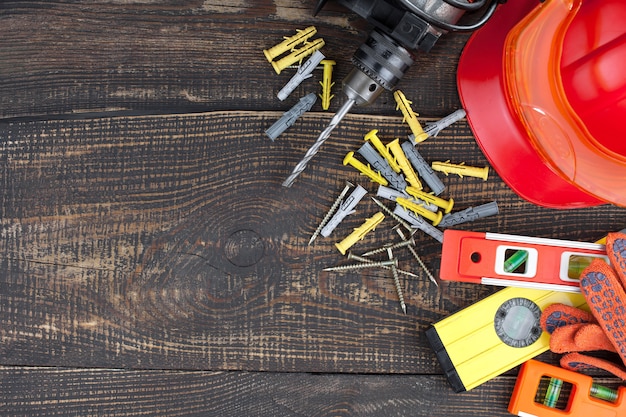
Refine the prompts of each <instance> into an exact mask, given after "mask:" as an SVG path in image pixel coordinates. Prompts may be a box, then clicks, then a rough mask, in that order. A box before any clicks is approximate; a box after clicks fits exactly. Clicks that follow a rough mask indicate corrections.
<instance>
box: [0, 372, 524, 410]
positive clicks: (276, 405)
mask: <svg viewBox="0 0 626 417" xmlns="http://www.w3.org/2000/svg"><path fill="white" fill-rule="evenodd" d="M0 380H1V381H2V384H0V398H2V399H3V401H2V405H0V411H1V412H2V414H3V415H7V416H8V415H11V416H18V415H24V416H30V417H37V416H69V415H81V416H92V415H99V416H102V415H116V416H137V415H155V416H156V415H159V416H169V417H175V416H223V415H236V416H285V417H289V416H294V417H295V416H299V417H301V416H311V417H313V416H315V417H324V416H328V417H331V416H332V417H337V416H346V417H348V416H363V417H377V416H385V417H392V416H426V415H427V416H432V417H444V416H445V417H448V416H453V415H454V416H460V415H464V416H472V417H483V416H484V417H497V416H502V417H504V416H510V414H508V412H507V411H506V408H507V405H508V399H509V397H510V395H511V392H512V389H513V385H514V382H515V381H514V378H513V377H499V378H496V379H495V380H493V381H490V382H489V383H487V384H484V385H482V386H481V387H479V388H476V389H474V390H472V391H470V392H466V393H463V394H454V393H453V392H452V390H451V389H449V388H447V387H444V388H443V389H442V383H443V380H442V377H440V376H428V375H422V376H419V375H405V376H397V375H346V374H344V375H340V374H326V375H320V374H317V375H316V374H300V373H291V374H274V373H254V372H252V373H249V372H188V371H169V372H164V371H131V370H116V369H112V370H110V369H63V368H57V369H54V368H19V367H17V368H11V367H3V368H0Z"/></svg>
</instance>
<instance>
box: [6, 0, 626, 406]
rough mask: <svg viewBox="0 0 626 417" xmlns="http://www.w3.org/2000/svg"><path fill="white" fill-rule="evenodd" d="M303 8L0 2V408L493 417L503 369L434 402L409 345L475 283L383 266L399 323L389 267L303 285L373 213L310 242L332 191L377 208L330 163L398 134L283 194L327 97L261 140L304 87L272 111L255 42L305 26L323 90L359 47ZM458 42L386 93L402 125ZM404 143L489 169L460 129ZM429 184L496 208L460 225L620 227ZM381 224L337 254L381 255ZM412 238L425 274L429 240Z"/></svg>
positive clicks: (272, 89) (426, 98) (345, 26)
mask: <svg viewBox="0 0 626 417" xmlns="http://www.w3.org/2000/svg"><path fill="white" fill-rule="evenodd" d="M315 3H316V2H315V1H308V0H301V1H295V2H294V1H287V0H273V1H270V0H258V1H234V2H223V1H222V2H219V1H215V0H204V1H202V0H183V1H173V0H133V1H131V0H107V1H105V2H94V1H89V0H82V1H80V0H66V1H46V2H40V1H3V2H0V39H2V42H0V381H1V383H0V399H1V400H2V401H0V414H2V415H25V416H44V415H48V416H49V415H52V416H61V415H120V416H130V415H167V416H182V415H225V414H226V413H229V414H231V415H250V416H262V415H281V416H282V415H285V416H408V415H428V416H435V417H437V416H450V415H464V416H468V417H469V416H505V415H508V413H507V412H506V405H507V403H508V398H509V396H510V392H511V388H512V386H513V383H514V375H515V371H512V372H509V373H507V374H506V375H504V376H501V377H498V378H496V379H494V380H493V381H490V382H488V383H486V384H484V385H482V386H480V387H478V388H476V389H474V390H472V391H471V392H469V393H464V394H461V395H455V394H453V393H452V390H451V389H450V388H449V387H448V385H447V383H446V381H445V379H444V377H443V376H442V375H441V369H440V367H439V365H438V364H437V362H436V359H435V357H434V354H433V353H432V352H431V350H430V348H429V347H428V345H427V342H426V339H425V337H424V330H425V329H426V328H427V327H428V326H429V325H430V324H432V323H433V322H436V321H438V320H440V319H442V318H444V317H446V316H447V315H449V314H451V313H453V312H455V311H457V310H459V309H461V308H463V307H465V306H467V305H470V304H472V303H474V302H476V301H478V300H480V299H482V298H483V297H485V296H487V295H488V294H490V293H492V292H493V291H495V290H496V289H495V288H491V287H486V286H477V285H469V284H461V283H443V284H442V285H441V286H440V287H439V288H437V287H435V286H434V285H432V284H431V283H430V282H429V281H428V279H427V278H426V276H425V275H424V273H423V271H421V270H420V269H419V268H418V266H417V265H416V264H415V262H414V261H412V259H411V257H410V254H409V253H408V252H404V251H397V252H396V254H397V256H398V257H399V258H400V266H401V268H403V269H407V270H411V271H413V272H415V273H417V274H419V275H420V278H418V279H413V278H406V277H404V276H401V286H402V288H403V290H404V296H405V300H406V302H407V305H408V314H407V315H406V316H405V315H404V314H402V313H401V310H400V308H399V305H398V299H397V294H396V291H395V288H394V285H393V281H392V278H391V275H390V273H389V272H388V271H382V270H363V271H359V272H350V273H330V272H324V271H322V269H323V268H325V267H327V266H333V265H336V264H342V263H346V260H345V259H344V258H343V257H342V256H341V255H340V254H339V252H338V251H337V250H336V248H335V247H334V243H335V242H336V241H338V240H339V239H341V238H343V237H344V236H345V235H347V234H348V233H349V232H350V231H351V230H352V229H353V228H354V227H356V226H358V225H359V224H361V222H362V221H363V220H364V219H365V218H366V217H369V216H371V215H372V214H373V213H375V212H376V211H377V208H376V206H375V205H374V204H373V203H372V202H371V201H369V200H368V199H367V198H366V199H365V200H364V201H363V202H361V203H360V204H359V206H358V211H357V213H356V214H354V215H352V216H350V217H348V218H347V219H346V220H344V222H343V223H342V224H341V225H340V227H339V228H338V229H337V230H336V232H335V233H334V234H333V235H332V236H331V237H330V238H321V237H320V238H318V239H317V240H316V241H315V243H314V245H312V246H307V242H308V240H309V237H310V235H311V233H313V231H314V230H315V228H316V227H317V225H318V222H319V221H320V220H321V218H322V217H323V216H324V214H325V213H326V210H327V209H328V208H329V206H330V205H331V203H332V201H333V200H334V199H335V197H336V196H337V194H338V193H339V192H340V190H341V189H342V188H343V187H344V184H345V181H346V180H349V181H351V182H353V183H360V184H362V185H364V186H365V187H366V188H367V189H368V190H369V191H370V193H371V194H372V193H374V192H375V189H376V187H375V186H374V185H372V184H370V183H368V182H367V181H366V180H365V179H364V178H363V177H360V176H359V175H358V174H357V173H356V171H354V170H353V169H352V168H351V167H346V166H343V165H342V164H341V161H342V159H343V157H344V156H345V154H346V153H347V152H348V151H353V150H356V149H357V148H358V147H359V146H360V145H361V143H362V141H363V135H364V134H365V133H366V132H367V131H369V130H370V129H373V128H377V129H379V130H380V135H381V137H382V138H383V140H384V141H389V140H391V139H393V138H396V137H400V138H404V137H406V134H407V133H408V131H407V128H406V125H403V124H402V123H401V116H400V114H399V113H398V112H397V111H396V110H395V102H394V100H393V98H392V96H391V94H390V93H387V92H386V93H383V95H382V96H381V97H380V98H379V99H378V101H377V102H376V103H375V104H373V105H372V106H370V107H364V108H356V109H355V110H354V114H351V115H349V116H347V117H346V119H345V120H344V122H343V123H342V124H341V125H340V126H339V127H338V128H337V129H336V131H335V132H333V135H332V137H331V139H329V141H328V142H327V143H326V144H325V145H324V146H323V147H322V149H321V151H320V152H319V153H318V155H316V157H315V158H314V159H313V161H311V163H310V164H309V166H308V168H307V170H306V171H305V172H304V173H303V174H302V175H301V176H300V177H299V178H298V179H297V181H296V182H295V184H294V185H293V187H291V188H289V189H286V188H284V187H282V186H281V185H280V184H281V183H282V181H283V180H284V179H285V178H286V177H287V175H288V174H289V173H290V172H291V169H292V168H293V167H294V165H295V164H296V163H297V162H298V161H299V160H300V159H301V158H302V156H303V155H304V153H305V151H306V150H307V149H308V147H309V146H310V145H311V143H312V142H313V140H314V139H315V137H316V136H317V134H318V133H319V132H320V131H321V130H322V129H323V128H324V127H325V126H326V124H327V123H328V121H329V120H330V117H331V115H332V111H334V110H336V109H337V108H338V106H339V105H340V104H341V103H342V102H343V99H342V98H341V93H340V92H339V90H338V88H337V89H336V90H335V94H337V97H336V98H335V99H333V102H332V104H331V111H330V112H321V111H320V107H319V104H316V106H315V107H314V109H313V111H312V112H310V113H307V114H306V115H305V116H304V117H302V118H301V119H300V120H298V122H297V123H296V124H295V125H294V126H293V127H291V128H290V129H289V130H288V131H287V132H286V133H284V134H283V135H282V136H280V137H279V138H278V139H277V140H276V141H275V142H272V141H270V140H269V139H268V138H267V137H266V136H265V135H264V133H263V132H264V130H265V129H266V128H268V127H269V126H270V125H271V124H272V123H273V122H274V121H275V120H276V119H278V117H280V115H281V114H282V112H284V111H285V110H287V109H289V108H290V107H291V106H292V105H293V104H295V102H296V101H297V100H298V98H299V97H302V96H303V95H304V94H306V93H308V92H312V91H318V89H319V86H318V83H317V82H318V81H319V78H321V73H315V75H314V77H313V78H311V79H309V80H306V81H305V82H304V83H303V84H302V85H301V86H300V87H299V88H298V89H297V90H296V91H295V92H294V93H293V95H292V96H291V97H290V98H289V99H288V100H285V101H284V102H280V101H278V100H277V99H276V93H277V92H278V90H279V89H280V88H281V87H282V86H283V85H284V84H285V83H286V82H287V81H288V79H289V78H290V76H291V73H289V72H288V71H285V73H283V74H281V75H276V74H275V73H274V71H273V70H272V68H271V66H270V65H269V63H268V62H267V61H266V60H265V57H264V56H263V53H262V50H263V49H265V48H268V47H271V46H273V45H275V44H276V43H278V42H280V41H281V40H282V37H283V36H288V35H290V34H292V33H293V32H294V30H295V29H296V28H303V27H306V26H309V25H315V26H316V27H317V28H318V33H319V36H321V37H323V38H324V39H325V41H326V46H325V47H324V49H323V52H324V53H325V54H326V55H327V56H328V57H329V58H331V59H334V60H336V61H337V65H336V66H335V71H334V78H335V80H336V81H339V80H341V79H342V78H343V77H344V76H345V75H346V74H347V73H348V72H349V71H350V70H351V68H352V65H351V64H350V58H351V56H352V54H353V53H354V51H355V49H356V48H357V47H358V45H359V44H360V43H361V42H362V41H363V40H364V39H365V38H366V36H367V32H368V31H369V28H368V26H367V25H366V24H365V23H364V22H363V20H362V19H361V18H359V17H357V16H356V15H354V14H351V13H346V11H345V9H343V8H342V7H340V6H338V5H336V4H333V2H328V5H327V6H326V7H325V8H324V10H322V12H321V13H320V14H319V15H318V16H317V17H313V16H312V11H313V8H314V6H315ZM467 37H468V35H467V34H447V35H446V36H444V37H442V38H441V39H440V41H439V42H438V43H437V45H436V46H435V47H434V48H433V49H432V51H431V52H430V53H428V54H422V53H418V54H416V56H415V59H416V62H415V64H414V66H413V68H411V70H410V71H409V73H408V74H407V75H406V76H405V78H404V79H403V80H402V82H401V85H400V86H401V88H402V90H403V91H404V92H405V94H406V95H407V97H409V98H410V99H411V100H412V101H413V103H414V109H415V110H416V111H418V112H419V113H420V114H421V115H422V121H424V122H425V121H429V120H432V119H433V118H437V117H441V116H444V115H446V114H448V113H450V112H451V111H453V110H456V109H457V108H459V107H460V101H459V98H458V95H457V91H456V80H455V77H456V74H455V70H456V65H457V62H458V58H459V54H460V52H461V50H462V48H463V45H464V44H465V42H466V40H467ZM338 86H339V82H338V83H337V87H338ZM419 150H420V152H421V153H422V155H424V157H425V158H426V160H428V161H434V160H444V161H445V160H448V159H450V160H452V162H465V163H467V164H470V165H477V166H482V165H486V160H485V158H484V156H483V155H482V153H481V152H480V150H479V149H478V147H477V146H476V143H475V141H474V138H473V136H472V134H471V131H470V129H469V128H468V126H467V124H466V123H465V122H463V121H462V122H459V123H457V124H455V125H454V126H453V127H451V128H449V129H447V130H446V131H444V132H442V134H440V136H439V137H438V138H437V139H434V140H431V139H429V140H428V141H426V142H424V143H422V144H420V145H419ZM512 157H514V156H512ZM529 175H532V173H529ZM444 183H445V184H446V186H447V189H446V191H445V193H444V195H445V196H446V197H453V198H454V200H455V202H456V205H455V208H456V209H458V210H461V209H464V208H466V207H470V206H475V205H478V204H482V203H486V202H490V201H494V200H496V201H497V202H498V205H499V207H500V214H499V215H498V216H494V217H490V218H486V219H482V220H480V221H477V222H475V223H472V224H466V225H462V226H459V227H458V228H462V229H466V230H477V231H492V232H499V233H513V234H522V235H529V236H540V237H550V238H561V239H571V240H580V241H592V240H595V239H597V238H598V237H600V236H602V235H604V234H605V233H606V232H607V231H611V230H616V229H620V228H623V227H624V226H625V224H624V223H625V220H624V219H625V216H624V215H625V214H626V210H624V209H620V208H616V207H613V206H609V205H606V206H600V207H595V208H589V209H577V210H567V211H557V210H549V209H544V208H540V207H537V206H534V205H532V204H530V203H527V202H525V201H523V200H521V199H520V198H519V197H517V196H516V195H515V194H514V193H512V192H511V190H510V189H509V188H508V187H507V186H506V185H505V184H504V183H503V182H502V181H501V179H500V178H498V176H497V174H495V173H494V172H493V170H492V171H491V173H490V177H489V180H488V181H485V182H483V181H482V180H478V179H475V178H465V179H460V178H458V177H453V176H451V177H446V178H444ZM393 225H394V223H393V222H392V221H390V220H389V219H386V220H385V221H384V222H383V223H382V224H381V225H380V226H379V227H378V228H377V229H376V230H375V231H374V232H372V233H371V234H369V235H368V236H367V237H366V238H365V239H364V240H363V241H361V242H359V243H358V244H356V245H355V247H354V249H355V252H357V253H358V252H360V251H365V250H367V249H372V248H374V247H377V246H380V245H382V244H384V243H388V242H391V241H397V240H398V237H397V235H396V234H395V233H394V232H393V231H392V226H393ZM417 239H418V252H419V253H420V255H421V256H422V258H423V259H424V261H425V262H426V264H427V266H428V267H429V268H430V269H431V271H432V272H433V273H434V274H437V272H438V270H439V263H440V254H441V246H440V244H439V243H438V242H436V241H435V240H433V239H432V238H430V237H428V236H426V235H423V234H420V235H418V237H417ZM540 359H542V360H545V361H548V362H553V363H554V362H555V361H556V360H557V359H558V358H557V357H556V356H555V355H552V354H550V353H546V354H544V355H541V357H540Z"/></svg>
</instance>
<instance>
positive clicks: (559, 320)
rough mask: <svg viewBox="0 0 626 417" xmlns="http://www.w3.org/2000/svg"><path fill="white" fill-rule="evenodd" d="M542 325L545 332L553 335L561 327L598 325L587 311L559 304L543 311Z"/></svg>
mask: <svg viewBox="0 0 626 417" xmlns="http://www.w3.org/2000/svg"><path fill="white" fill-rule="evenodd" d="M540 323H541V328H542V329H543V330H544V331H545V332H547V333H550V334H552V333H553V332H554V330H555V329H557V328H559V327H563V326H567V325H570V324H578V323H596V319H595V318H594V317H593V315H592V314H591V313H589V312H587V311H584V310H581V309H579V308H576V307H572V306H568V305H566V304H558V303H557V304H551V305H549V306H548V307H546V308H545V309H544V310H543V312H542V313H541V320H540Z"/></svg>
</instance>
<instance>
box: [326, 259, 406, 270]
mask: <svg viewBox="0 0 626 417" xmlns="http://www.w3.org/2000/svg"><path fill="white" fill-rule="evenodd" d="M397 263H398V261H397V260H396V259H393V260H389V261H380V262H363V263H360V264H351V265H340V266H333V267H330V268H324V269H323V270H324V271H351V270H355V269H365V268H379V267H384V266H391V267H393V266H395V265H397Z"/></svg>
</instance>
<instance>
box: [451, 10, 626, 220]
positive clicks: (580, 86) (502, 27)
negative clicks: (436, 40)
mask: <svg viewBox="0 0 626 417" xmlns="http://www.w3.org/2000/svg"><path fill="white" fill-rule="evenodd" d="M624 22H626V2H625V1H623V0H602V1H598V0H595V1H594V0H585V1H584V3H583V1H582V0H546V1H545V2H544V3H538V2H537V1H536V0H514V1H509V2H508V3H506V4H504V5H502V6H500V8H499V9H498V10H497V11H496V13H495V14H494V16H493V17H492V19H491V20H490V21H489V22H488V23H487V24H486V25H485V26H484V27H483V28H482V29H480V30H478V31H477V32H475V33H474V34H473V35H472V37H471V38H470V40H469V41H468V43H467V45H466V47H465V49H464V51H463V53H462V55H461V58H460V60H459V68H458V76H457V82H458V88H459V95H460V97H461V101H462V103H463V106H464V108H465V110H466V112H467V119H468V122H469V124H470V126H471V128H472V130H473V132H474V135H475V137H476V141H477V143H478V144H479V146H480V147H481V148H482V150H483V152H484V153H485V155H486V157H487V158H488V159H489V161H490V163H491V165H492V166H493V167H494V169H495V170H496V171H497V172H498V174H499V175H500V177H501V178H502V179H503V180H504V181H505V182H506V183H507V184H508V185H509V186H510V187H511V188H512V189H513V190H514V191H515V192H516V193H517V194H519V195H520V196H521V197H522V198H525V199H526V200H528V201H531V202H533V203H535V204H538V205H542V206H546V207H552V208H576V207H587V206H593V205H598V204H602V203H606V202H610V203H614V204H617V205H622V206H626V140H625V138H624V133H626V125H624V124H623V123H620V122H621V121H622V120H621V119H622V118H625V117H624V116H626V72H625V71H624V70H623V68H624V67H623V64H624V63H626V29H624ZM620 116H622V117H620Z"/></svg>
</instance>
